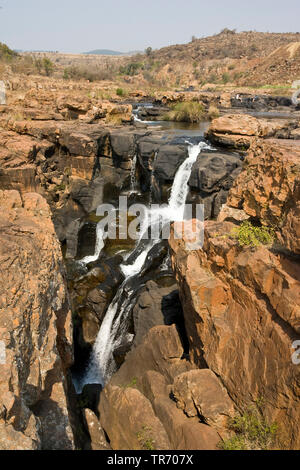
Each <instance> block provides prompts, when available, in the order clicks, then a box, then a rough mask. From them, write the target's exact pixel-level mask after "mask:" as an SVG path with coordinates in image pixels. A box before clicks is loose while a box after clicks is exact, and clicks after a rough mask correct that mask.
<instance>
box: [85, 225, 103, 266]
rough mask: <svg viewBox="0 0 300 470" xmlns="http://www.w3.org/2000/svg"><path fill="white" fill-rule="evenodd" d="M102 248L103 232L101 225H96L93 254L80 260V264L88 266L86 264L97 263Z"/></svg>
mask: <svg viewBox="0 0 300 470" xmlns="http://www.w3.org/2000/svg"><path fill="white" fill-rule="evenodd" d="M103 247H104V231H103V228H102V226H101V224H100V223H98V224H97V228H96V244H95V252H94V254H93V255H90V256H85V257H84V258H83V259H82V260H80V262H81V263H84V264H88V263H92V262H93V261H97V259H98V258H99V255H100V253H101V250H102V248H103Z"/></svg>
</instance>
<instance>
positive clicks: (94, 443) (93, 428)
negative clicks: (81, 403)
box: [84, 408, 111, 450]
mask: <svg viewBox="0 0 300 470" xmlns="http://www.w3.org/2000/svg"><path fill="white" fill-rule="evenodd" d="M84 418H85V422H86V427H87V430H88V432H89V435H90V439H91V443H90V448H91V450H110V449H111V447H110V445H109V443H108V442H107V440H106V437H105V434H104V431H103V429H102V427H101V425H100V422H99V420H98V418H97V416H96V415H95V413H93V411H91V410H89V409H88V408H87V409H85V410H84ZM87 450H88V449H87Z"/></svg>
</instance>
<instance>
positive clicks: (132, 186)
mask: <svg viewBox="0 0 300 470" xmlns="http://www.w3.org/2000/svg"><path fill="white" fill-rule="evenodd" d="M136 162H137V156H136V155H135V156H134V157H133V159H132V163H131V171H130V191H131V192H132V193H134V191H135V187H136V179H135V178H136V177H135V173H136Z"/></svg>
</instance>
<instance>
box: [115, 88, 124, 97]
mask: <svg viewBox="0 0 300 470" xmlns="http://www.w3.org/2000/svg"><path fill="white" fill-rule="evenodd" d="M116 94H117V95H118V96H124V95H125V90H123V88H117V90H116Z"/></svg>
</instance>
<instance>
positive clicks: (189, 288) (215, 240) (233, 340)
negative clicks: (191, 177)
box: [170, 139, 300, 449]
mask: <svg viewBox="0 0 300 470" xmlns="http://www.w3.org/2000/svg"><path fill="white" fill-rule="evenodd" d="M299 162H300V154H299V146H298V145H297V144H296V143H294V144H291V143H290V142H285V141H281V140H279V141H278V140H274V139H273V140H266V141H262V140H260V141H256V142H255V143H254V144H253V146H252V147H251V150H250V152H249V155H248V157H247V159H246V164H245V168H244V170H243V171H242V172H241V174H240V176H239V177H238V178H237V180H236V182H235V184H234V187H233V188H232V190H231V191H230V193H229V197H228V200H227V206H225V207H224V209H223V213H222V211H221V215H220V217H219V219H220V220H222V222H214V221H208V222H206V223H205V230H204V244H203V247H202V249H199V250H194V251H191V250H189V246H188V244H187V240H186V239H185V238H184V237H183V239H182V240H178V239H175V238H174V234H171V238H170V249H171V257H172V263H173V268H174V271H175V273H176V279H177V281H178V284H179V291H180V298H181V301H182V304H183V311H184V317H185V326H186V331H187V335H188V338H189V342H190V353H191V358H192V361H193V362H194V363H195V364H197V365H198V366H199V367H205V366H206V367H209V369H210V370H211V371H213V372H214V373H215V374H216V375H217V377H218V378H219V379H220V380H221V382H222V384H223V385H224V386H225V388H226V390H227V391H228V393H229V396H230V398H231V399H232V400H233V402H234V403H235V406H236V407H237V408H238V409H239V410H240V411H242V410H243V409H245V407H246V406H248V405H251V404H252V405H253V404H255V403H257V401H259V400H261V399H262V400H263V402H264V406H263V412H264V416H265V417H266V419H267V420H269V421H270V422H273V421H276V422H277V423H279V445H280V446H282V447H284V448H294V449H297V448H299V445H300V433H299V426H298V424H297V423H298V422H299V419H300V415H299V410H300V406H299V400H300V369H299V365H295V364H294V363H293V361H292V354H293V348H292V344H293V342H294V341H295V340H299V339H300V310H299V305H300V270H299V262H298V257H297V255H298V254H299V223H298V222H299V214H298V212H299V210H298V209H299V208H298V206H297V204H298V200H299V194H298V193H299V174H300V173H299ZM245 218H250V220H251V221H252V222H253V223H255V224H259V223H262V224H265V225H269V224H271V223H273V224H274V225H275V226H276V230H277V240H275V241H274V243H273V247H272V246H263V245H260V246H256V247H253V246H245V245H243V243H240V241H239V240H238V239H237V238H236V237H235V236H234V234H235V233H236V230H237V229H236V227H237V225H239V224H240V223H241V222H242V220H243V219H245ZM226 219H227V220H231V221H230V222H229V221H226ZM233 222H234V223H233ZM236 224H237V225H236ZM199 230H200V226H199Z"/></svg>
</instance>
